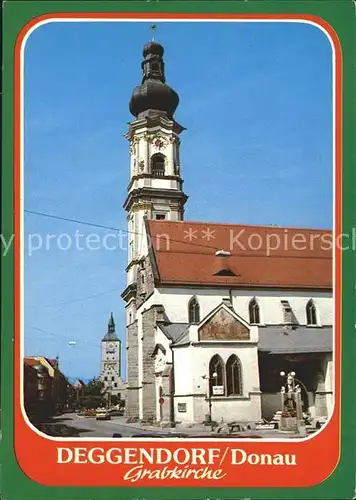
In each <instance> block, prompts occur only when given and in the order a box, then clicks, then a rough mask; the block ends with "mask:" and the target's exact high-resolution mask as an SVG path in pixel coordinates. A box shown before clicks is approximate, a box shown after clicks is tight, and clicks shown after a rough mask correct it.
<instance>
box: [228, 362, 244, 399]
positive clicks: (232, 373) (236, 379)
mask: <svg viewBox="0 0 356 500" xmlns="http://www.w3.org/2000/svg"><path fill="white" fill-rule="evenodd" d="M226 393H227V395H228V396H240V395H242V373H241V363H240V360H239V358H238V357H237V356H236V355H235V354H232V355H231V356H230V357H229V359H228V360H227V362H226Z"/></svg>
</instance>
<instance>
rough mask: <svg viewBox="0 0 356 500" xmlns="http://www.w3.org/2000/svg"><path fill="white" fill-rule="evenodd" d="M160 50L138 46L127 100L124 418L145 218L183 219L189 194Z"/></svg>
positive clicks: (138, 387) (132, 410) (133, 396)
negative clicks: (137, 66) (136, 82)
mask: <svg viewBox="0 0 356 500" xmlns="http://www.w3.org/2000/svg"><path fill="white" fill-rule="evenodd" d="M163 54H164V48H163V47H162V45H160V44H159V43H157V42H154V41H152V42H150V43H148V44H147V45H145V46H144V48H143V61H142V63H141V68H142V72H143V77H142V82H141V85H140V86H138V87H136V88H135V89H134V91H133V93H132V97H131V100H130V106H129V107H130V112H131V114H132V115H133V116H134V117H135V119H134V120H133V121H132V122H130V124H129V130H128V132H127V134H126V138H127V139H128V141H129V151H130V179H129V184H128V188H127V191H128V193H127V198H126V200H125V203H124V208H125V210H126V212H127V221H128V263H127V268H126V272H127V286H126V288H125V290H124V292H123V293H122V298H123V299H124V300H125V302H126V332H127V337H126V344H127V374H128V387H127V416H128V418H129V419H132V420H137V419H138V417H139V397H140V396H139V393H140V391H142V380H141V379H142V374H141V373H140V371H139V368H138V365H139V358H140V352H141V347H140V342H141V341H140V339H138V333H137V332H138V329H137V318H136V302H137V297H138V286H137V282H138V278H139V273H140V271H142V269H143V268H144V266H145V264H144V261H145V258H146V257H147V254H148V249H147V239H146V234H145V220H147V219H155V220H171V221H181V220H183V219H184V205H185V202H186V201H187V199H188V197H187V196H186V195H185V194H184V192H183V180H182V178H181V170H180V155H179V148H180V134H181V133H182V132H183V130H184V127H182V126H181V125H179V123H177V121H176V120H175V118H174V113H175V111H176V109H177V107H178V103H179V97H178V94H177V93H176V92H175V91H174V90H173V89H172V88H170V87H169V86H168V85H167V84H166V77H165V64H164V60H163Z"/></svg>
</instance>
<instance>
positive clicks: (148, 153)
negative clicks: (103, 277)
mask: <svg viewBox="0 0 356 500" xmlns="http://www.w3.org/2000/svg"><path fill="white" fill-rule="evenodd" d="M163 55H164V49H163V47H162V45H160V44H159V43H156V42H154V41H152V42H150V43H148V44H147V45H146V46H145V47H144V49H143V62H142V64H141V67H142V71H143V78H142V83H141V85H140V86H138V87H136V88H135V89H134V91H133V94H132V97H131V101H130V112H131V114H132V115H133V116H134V119H133V121H131V122H130V124H129V130H128V133H127V135H126V138H127V140H128V141H129V152H130V181H129V185H128V188H127V197H126V200H125V202H124V209H125V210H126V212H127V220H128V234H129V242H128V262H127V268H126V271H127V286H126V288H125V290H124V292H123V293H122V298H123V299H124V301H125V307H126V345H127V376H128V386H127V399H126V417H127V420H128V421H129V422H137V421H138V422H153V423H160V424H162V425H175V424H182V425H191V424H194V423H202V422H204V421H205V422H206V421H210V420H213V421H217V422H218V421H222V420H224V421H225V422H228V421H236V420H240V421H260V420H261V419H262V418H264V419H267V420H268V419H271V418H272V416H273V415H274V413H275V412H276V411H278V410H280V409H281V396H280V390H281V386H283V385H284V384H285V382H286V381H285V377H286V374H288V373H293V372H294V375H295V380H296V382H297V383H298V384H299V385H300V387H301V395H302V401H303V408H304V410H305V411H308V412H310V414H311V415H312V416H324V417H328V416H330V415H331V412H332V410H333V290H332V286H333V261H332V232H331V231H327V230H316V229H299V228H282V227H275V226H256V227H255V226H247V225H239V224H224V223H207V222H190V221H187V220H185V217H184V213H185V204H186V201H187V199H188V196H187V195H186V194H185V192H184V189H183V180H182V173H183V172H184V162H183V161H182V162H181V159H180V145H181V136H182V133H183V131H184V127H183V126H182V125H180V124H179V123H178V122H177V121H176V120H175V118H174V113H175V111H176V109H177V107H178V104H179V96H178V94H177V93H176V92H175V91H174V90H173V89H172V88H170V87H169V86H168V85H167V84H166V80H165V64H164V58H163ZM192 203H194V200H192ZM303 242H304V244H303Z"/></svg>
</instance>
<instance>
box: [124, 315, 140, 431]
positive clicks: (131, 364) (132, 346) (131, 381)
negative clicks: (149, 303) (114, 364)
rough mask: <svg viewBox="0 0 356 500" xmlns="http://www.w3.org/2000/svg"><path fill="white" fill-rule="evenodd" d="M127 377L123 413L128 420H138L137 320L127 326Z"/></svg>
mask: <svg viewBox="0 0 356 500" xmlns="http://www.w3.org/2000/svg"><path fill="white" fill-rule="evenodd" d="M127 346H128V347H127V378H128V386H127V392H126V395H127V396H126V408H125V414H126V419H127V421H128V422H138V420H139V389H140V387H139V377H138V327H137V320H136V321H135V322H134V323H132V324H131V325H128V326H127Z"/></svg>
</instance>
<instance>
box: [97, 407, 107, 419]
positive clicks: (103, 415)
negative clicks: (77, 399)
mask: <svg viewBox="0 0 356 500" xmlns="http://www.w3.org/2000/svg"><path fill="white" fill-rule="evenodd" d="M95 418H96V420H111V415H110V412H109V411H108V410H106V409H105V408H98V409H97V410H96V415H95Z"/></svg>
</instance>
